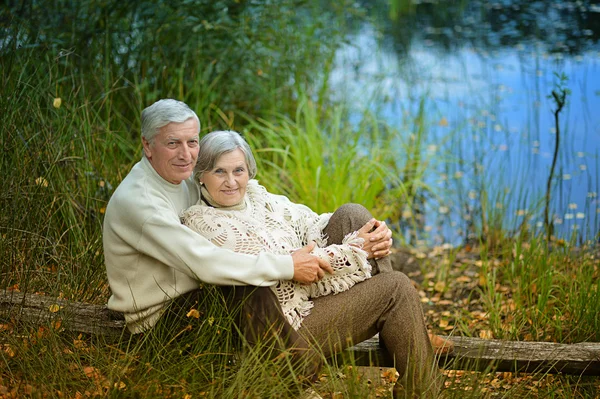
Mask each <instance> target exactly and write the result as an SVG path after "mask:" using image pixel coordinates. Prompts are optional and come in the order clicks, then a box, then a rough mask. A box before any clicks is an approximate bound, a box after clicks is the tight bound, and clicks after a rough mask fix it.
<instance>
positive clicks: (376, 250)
mask: <svg viewBox="0 0 600 399" xmlns="http://www.w3.org/2000/svg"><path fill="white" fill-rule="evenodd" d="M358 236H359V237H360V238H362V239H363V240H365V242H364V244H363V247H362V249H363V250H364V251H366V252H367V259H372V258H374V259H379V258H383V257H385V256H388V255H389V254H390V252H391V251H390V249H391V248H392V243H393V241H392V230H390V229H389V228H388V227H387V225H386V224H385V222H382V221H379V220H377V219H371V220H369V221H368V222H367V223H366V224H365V225H364V226H363V227H361V228H360V229H359V230H358Z"/></svg>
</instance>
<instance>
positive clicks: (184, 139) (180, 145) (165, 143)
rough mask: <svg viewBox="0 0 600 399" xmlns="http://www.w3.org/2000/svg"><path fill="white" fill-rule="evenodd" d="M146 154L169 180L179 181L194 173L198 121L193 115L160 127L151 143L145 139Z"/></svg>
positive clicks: (158, 171) (157, 170) (143, 139)
mask: <svg viewBox="0 0 600 399" xmlns="http://www.w3.org/2000/svg"><path fill="white" fill-rule="evenodd" d="M142 144H143V146H144V154H146V158H148V160H149V161H150V163H151V164H152V167H153V168H154V170H156V172H157V173H158V174H159V175H160V176H161V177H162V178H163V179H165V180H166V181H168V182H170V183H173V184H179V183H181V182H182V181H183V180H185V179H187V178H188V177H190V176H191V175H192V172H193V171H194V166H195V165H196V161H197V160H198V122H196V119H194V118H190V119H188V120H186V121H185V122H182V123H175V122H171V123H169V124H168V125H166V126H163V127H162V128H160V130H159V133H158V134H157V135H156V136H154V138H153V139H152V141H151V142H149V141H148V140H146V139H145V138H142Z"/></svg>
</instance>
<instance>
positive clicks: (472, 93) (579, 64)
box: [332, 1, 600, 244]
mask: <svg viewBox="0 0 600 399" xmlns="http://www.w3.org/2000/svg"><path fill="white" fill-rule="evenodd" d="M472 3H476V4H478V5H479V7H481V8H474V9H473V8H471V9H470V10H464V9H463V10H462V14H460V18H457V17H456V13H455V12H454V13H452V12H450V13H449V14H451V15H450V16H449V17H447V19H448V22H447V24H446V25H444V23H443V21H442V22H440V21H439V19H438V20H436V24H435V25H432V23H431V20H433V19H435V18H431V17H430V15H427V14H425V16H424V15H423V14H420V13H419V10H416V12H415V13H414V14H412V15H410V16H409V17H407V18H405V19H404V20H403V21H402V24H403V26H404V27H408V29H409V30H411V32H410V33H406V32H407V29H406V28H405V29H404V30H403V32H405V33H403V34H398V32H397V31H395V30H394V29H393V28H391V27H390V26H389V24H390V23H391V22H389V21H388V22H381V20H379V21H380V22H379V23H380V24H382V25H385V26H384V27H383V28H382V27H381V25H377V22H374V23H373V24H371V25H365V26H363V28H362V29H361V30H360V31H359V32H358V33H356V34H355V35H354V36H353V37H352V38H351V40H350V43H351V44H350V45H348V46H346V47H344V48H343V49H341V50H340V51H339V52H338V54H337V59H336V65H337V68H336V69H335V71H334V72H333V74H332V81H333V84H334V87H336V90H337V92H338V94H339V95H340V96H341V97H344V98H345V99H346V101H348V102H350V103H352V104H355V106H356V107H357V109H364V108H370V109H372V110H373V111H375V112H377V113H378V114H379V116H380V117H381V118H383V119H384V120H385V121H386V122H387V123H389V124H390V125H392V126H394V127H396V128H398V130H399V131H400V132H401V133H400V134H403V135H405V136H407V135H409V134H411V133H412V134H414V128H412V127H411V126H412V125H411V124H412V120H413V119H414V117H415V116H416V112H417V108H418V104H419V101H421V100H422V99H424V100H425V106H426V117H427V121H428V124H427V126H426V135H425V136H426V140H425V143H424V145H423V146H422V152H423V154H424V156H425V158H426V159H427V160H428V161H429V162H431V163H432V166H433V167H432V168H430V173H429V174H428V175H427V177H426V183H427V185H428V186H429V187H431V190H432V191H431V193H429V195H427V197H428V200H427V204H426V207H425V215H426V221H425V227H424V230H425V231H424V232H423V234H421V238H422V239H423V240H426V241H429V242H430V243H441V242H450V243H453V244H458V243H461V242H464V240H465V239H466V238H468V236H469V234H470V232H473V231H474V230H480V229H481V226H482V224H483V223H482V212H481V209H482V207H483V208H485V209H486V211H485V212H483V214H485V215H486V220H487V223H489V221H490V219H493V218H497V217H499V216H498V215H501V216H500V219H501V225H502V227H503V229H505V230H507V231H516V230H518V229H519V228H521V227H522V226H528V227H527V228H528V229H529V230H531V231H540V230H541V229H542V228H543V226H544V224H543V221H544V205H545V204H544V198H545V193H546V184H547V179H548V176H549V173H550V167H551V164H552V159H553V155H554V145H555V141H556V136H557V135H556V128H555V123H554V114H553V112H554V110H555V109H556V107H557V106H556V103H555V102H554V101H553V100H551V99H550V98H548V96H550V95H551V93H552V91H553V90H554V91H559V89H561V88H566V89H568V90H569V94H568V95H567V103H566V105H565V107H564V109H563V110H562V112H561V113H560V140H561V142H560V148H559V153H558V158H557V165H556V169H555V172H554V176H555V178H554V179H553V181H552V187H553V189H552V196H551V199H552V200H551V206H550V219H551V220H552V221H553V223H554V226H555V235H556V236H557V237H560V238H564V239H569V238H571V237H572V236H573V234H574V233H576V235H577V237H578V239H579V241H581V240H585V239H592V240H593V239H596V240H597V239H598V232H599V226H600V223H599V218H600V202H599V199H598V189H599V187H600V184H599V183H600V181H599V177H598V168H599V163H600V158H599V155H600V73H599V72H600V65H599V63H600V46H599V45H598V35H599V33H600V32H598V31H599V30H600V29H599V28H597V26H598V27H600V13H599V12H600V10H596V9H595V8H594V7H593V6H584V3H582V2H573V3H565V2H539V1H538V2H529V3H520V2H517V1H504V2H500V3H495V4H492V5H490V3H488V2H472ZM472 3H470V4H472ZM525 7H527V10H525ZM482 9H484V10H486V13H483V14H484V15H483V16H481V15H482V13H481V10H482ZM428 10H430V9H428ZM506 10H508V11H506ZM425 11H427V10H424V12H425ZM505 14H508V15H509V16H506V15H505ZM503 15H504V17H502V16H503ZM502 21H504V22H502ZM509 22H510V23H509ZM398 23H400V21H398ZM386 24H388V25H386ZM391 24H392V26H394V25H393V23H391ZM496 25H497V26H498V27H499V28H498V29H495V28H494V26H496ZM523 26H528V27H530V28H531V27H532V26H533V27H535V29H533V28H531V29H529V28H528V29H521V30H519V29H517V28H515V27H523ZM529 30H531V31H532V32H535V34H533V33H532V34H528V33H527V32H529ZM413 31H415V32H416V33H415V32H413ZM390 32H395V34H393V33H390ZM407 36H408V38H407ZM562 75H564V76H565V77H566V79H567V80H566V81H563V82H561V80H560V79H559V77H560V76H562ZM561 84H562V86H561ZM411 129H412V130H413V131H411ZM398 156H399V157H402V156H403V154H402V153H401V152H399V155H398ZM496 224H497V225H498V223H496ZM472 226H478V228H476V229H473V228H472Z"/></svg>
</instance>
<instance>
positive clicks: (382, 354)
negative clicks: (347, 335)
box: [0, 292, 600, 375]
mask: <svg viewBox="0 0 600 399" xmlns="http://www.w3.org/2000/svg"><path fill="white" fill-rule="evenodd" d="M0 320H5V321H12V322H25V323H29V324H34V325H47V324H48V323H56V322H58V321H60V324H61V328H64V329H65V330H67V331H73V332H83V333H88V334H97V335H103V336H108V337H114V338H118V337H120V336H122V335H123V334H127V332H126V329H125V322H124V320H123V317H122V315H121V314H120V313H117V312H113V311H111V310H109V309H107V308H106V306H101V305H92V304H88V303H83V302H73V301H68V300H65V299H58V298H52V297H48V296H43V295H35V294H23V293H19V292H3V293H0ZM445 338H448V339H449V340H451V341H452V342H453V343H454V352H453V353H451V354H449V355H446V356H442V357H440V358H439V363H440V366H442V367H444V368H448V369H465V370H490V371H517V370H518V371H522V372H550V373H557V372H561V373H565V374H575V375H582V374H585V375H600V343H597V342H582V343H577V344H557V343H552V342H515V341H501V340H484V339H479V338H468V337H445ZM348 353H350V354H352V355H353V356H354V358H355V361H356V364H357V365H368V366H381V367H393V366H394V364H393V361H392V359H391V357H390V355H389V353H388V351H387V350H386V349H385V347H383V346H382V344H381V343H380V341H379V338H378V337H377V336H375V337H373V338H371V339H369V340H366V341H364V342H362V343H359V344H357V345H354V346H352V347H351V348H348V349H347V353H346V354H348Z"/></svg>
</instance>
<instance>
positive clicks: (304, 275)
mask: <svg viewBox="0 0 600 399" xmlns="http://www.w3.org/2000/svg"><path fill="white" fill-rule="evenodd" d="M314 247H315V243H314V242H313V243H310V244H308V245H307V246H305V247H303V248H300V249H299V250H297V251H295V252H293V253H292V259H293V260H294V277H293V279H294V280H295V281H297V282H299V283H303V284H311V283H315V282H317V281H319V280H320V279H322V278H323V276H325V272H327V273H330V274H333V269H332V268H331V265H330V264H329V262H328V261H326V260H324V259H321V258H319V257H318V256H315V255H312V254H311V251H312V250H313V248H314Z"/></svg>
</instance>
